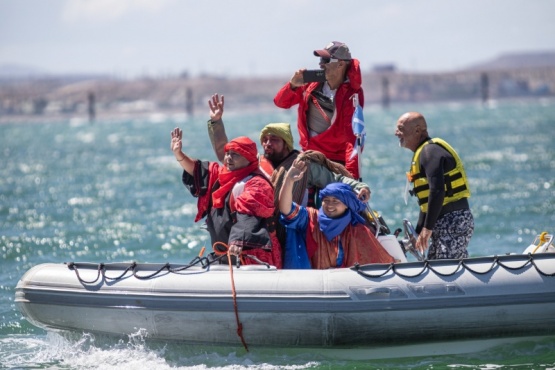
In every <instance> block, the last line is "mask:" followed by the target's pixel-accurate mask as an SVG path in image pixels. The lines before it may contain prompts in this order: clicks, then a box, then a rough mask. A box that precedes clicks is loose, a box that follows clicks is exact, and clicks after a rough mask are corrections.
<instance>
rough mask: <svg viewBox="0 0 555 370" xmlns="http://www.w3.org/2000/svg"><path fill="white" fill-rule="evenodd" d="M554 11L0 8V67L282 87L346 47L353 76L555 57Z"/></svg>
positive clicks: (554, 4)
mask: <svg viewBox="0 0 555 370" xmlns="http://www.w3.org/2000/svg"><path fill="white" fill-rule="evenodd" d="M554 15H555V1H553V0H460V1H455V0H451V1H449V0H320V1H315V0H272V1H268V0H210V1H203V0H0V67H1V66H2V65H4V66H5V65H22V66H26V67H32V68H36V69H39V70H41V71H44V72H47V73H53V74H64V73H72V74H74V73H102V74H110V75H115V76H118V77H123V78H133V77H138V76H153V77H163V76H171V75H175V74H181V73H183V72H186V73H188V74H189V75H191V76H195V75H199V74H211V75H220V76H232V77H233V76H236V77H239V76H245V77H251V76H283V75H292V74H293V72H294V71H296V70H297V69H299V68H309V69H312V68H318V64H317V60H318V59H317V58H316V57H314V56H313V50H315V49H321V48H323V47H325V46H326V44H328V43H329V42H330V41H333V40H338V41H342V42H345V43H346V44H347V45H348V46H349V48H350V50H351V53H352V55H353V57H354V58H357V59H359V60H360V63H361V66H362V68H363V69H364V70H369V69H371V68H372V67H373V66H375V65H381V64H395V66H396V67H397V68H398V69H399V70H402V71H412V72H434V71H435V72H447V71H454V70H457V69H462V68H465V67H468V66H471V65H473V64H477V63H481V62H484V61H488V60H491V59H494V58H496V57H498V56H500V55H502V54H507V53H516V52H542V51H555V22H554V21H553V16H554Z"/></svg>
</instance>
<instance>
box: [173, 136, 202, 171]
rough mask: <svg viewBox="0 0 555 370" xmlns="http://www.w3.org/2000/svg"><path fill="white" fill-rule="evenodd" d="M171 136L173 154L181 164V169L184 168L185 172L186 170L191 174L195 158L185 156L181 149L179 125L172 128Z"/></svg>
mask: <svg viewBox="0 0 555 370" xmlns="http://www.w3.org/2000/svg"><path fill="white" fill-rule="evenodd" d="M171 138H172V139H171V144H170V147H171V150H172V152H173V155H174V156H175V159H176V160H177V161H178V162H179V164H180V165H181V167H182V168H183V170H185V172H187V173H188V174H189V175H193V171H194V169H195V161H196V159H194V158H191V157H189V156H187V155H186V154H185V153H183V151H182V147H183V142H182V138H183V131H181V129H180V128H179V127H176V128H174V129H173V131H172V132H171Z"/></svg>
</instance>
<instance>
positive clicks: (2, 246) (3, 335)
mask: <svg viewBox="0 0 555 370" xmlns="http://www.w3.org/2000/svg"><path fill="white" fill-rule="evenodd" d="M226 108H227V107H226ZM230 108H231V107H230ZM230 108H228V111H227V112H226V114H225V116H224V120H225V123H226V128H227V132H228V135H229V136H230V137H235V136H240V135H247V136H249V137H251V138H252V139H254V140H255V141H257V142H258V133H259V131H260V129H261V128H262V127H263V126H264V125H265V124H267V123H269V122H290V123H292V127H293V129H294V131H296V130H295V127H296V110H295V109H293V110H281V109H278V108H276V109H274V110H271V111H264V112H237V111H231V109H230ZM207 110H208V109H207ZM413 110H416V111H420V112H421V113H423V114H424V115H425V117H426V118H427V120H428V125H429V131H430V133H431V135H432V136H435V137H441V138H444V139H445V140H447V141H448V142H449V143H450V144H451V145H452V146H453V147H454V148H455V149H456V150H457V151H458V152H459V154H460V156H461V157H462V159H463V161H464V164H465V167H466V170H467V175H468V177H469V179H470V180H469V181H470V187H471V190H472V198H471V199H470V203H471V208H472V212H473V214H474V217H475V223H476V229H475V233H474V237H473V238H472V241H471V243H470V246H469V252H470V255H472V256H481V255H492V254H505V253H521V252H522V251H523V250H524V249H525V248H526V247H527V246H528V245H529V244H530V243H532V242H533V240H534V238H535V237H536V235H538V234H539V233H541V232H542V231H547V232H550V233H555V146H554V141H555V134H554V132H555V100H550V99H544V100H539V99H538V100H525V101H521V100H505V101H498V102H492V103H489V104H486V105H484V104H480V103H476V102H464V103H442V104H414V105H394V106H392V107H391V108H390V109H389V110H383V109H381V108H380V107H378V106H367V107H366V108H365V109H364V118H365V124H366V132H367V136H366V143H365V148H364V152H363V154H362V175H363V179H364V180H365V181H366V182H368V183H369V185H370V187H371V189H372V199H371V206H372V208H374V209H375V210H377V211H379V212H380V213H381V214H382V216H383V218H384V220H385V221H386V223H387V225H388V226H389V227H390V229H392V230H394V229H396V228H398V227H401V226H402V220H403V219H404V218H408V219H410V220H412V221H413V223H415V222H416V219H417V215H418V208H417V205H416V201H415V199H414V198H412V199H409V201H408V204H405V201H404V200H403V194H404V189H405V182H406V178H405V172H406V171H407V170H408V168H409V162H410V159H411V155H412V153H411V152H410V151H408V150H406V149H403V148H400V147H399V145H398V140H397V139H396V138H395V137H394V135H393V133H394V128H395V122H396V119H397V118H398V117H399V116H400V115H401V114H402V113H404V112H405V111H413ZM206 119H207V117H205V116H202V115H199V116H197V117H188V118H187V117H185V116H164V115H160V114H157V115H155V116H152V117H143V118H137V119H133V120H129V119H125V120H123V119H108V118H102V115H99V118H98V119H97V121H95V122H93V123H91V122H88V121H87V120H84V119H80V118H73V119H69V120H62V119H60V120H56V121H52V120H49V121H46V120H45V121H42V122H40V120H39V122H37V119H33V122H21V121H19V122H17V123H15V122H14V123H5V124H2V125H0V156H1V160H0V316H1V323H0V368H14V369H18V368H20V369H23V368H26V369H27V368H33V369H83V368H84V369H136V368H143V369H208V368H214V369H379V368H401V369H415V368H416V369H437V368H460V369H498V368H511V369H513V368H519V369H521V368H526V369H552V368H555V339H554V338H523V339H522V340H519V341H517V342H515V343H504V344H501V345H498V346H488V347H487V348H486V347H484V348H481V347H480V344H478V347H476V344H472V345H473V346H474V347H472V345H471V343H468V344H465V343H462V344H459V346H460V347H459V348H452V350H451V352H452V353H451V354H441V351H439V350H440V349H442V348H447V345H448V344H447V343H444V344H442V343H439V344H436V345H433V346H432V347H431V348H424V347H422V348H420V347H414V349H415V351H414V352H407V351H406V349H402V348H395V347H391V348H383V349H379V350H377V351H375V352H374V353H373V354H371V353H370V352H368V353H367V354H368V356H367V357H369V358H366V359H365V358H364V357H365V356H364V354H365V353H364V352H362V353H354V352H353V353H350V352H348V351H344V352H342V353H339V354H338V353H336V355H337V356H332V357H330V356H328V355H330V354H333V353H332V352H329V351H326V350H325V349H322V350H319V349H315V350H302V349H257V348H255V347H252V346H251V351H250V352H248V353H247V352H246V351H245V350H244V349H243V348H242V347H240V346H237V347H216V346H198V345H197V346H195V345H187V344H183V343H175V342H159V341H152V340H149V338H148V335H147V334H146V333H143V332H141V331H138V332H137V333H135V334H134V335H132V336H129V337H128V338H124V339H114V338H109V337H102V336H100V335H95V334H91V333H71V332H70V333H63V332H62V333H56V332H47V331H45V330H43V329H39V328H36V327H35V326H33V325H31V324H30V323H29V322H28V321H27V320H26V319H25V318H24V317H23V316H22V315H21V313H20V312H19V311H18V310H17V308H16V307H15V304H14V294H15V286H16V284H17V282H18V280H19V278H20V277H21V276H22V275H23V274H24V272H25V271H27V270H28V269H29V268H31V267H32V266H34V265H37V264H39V263H44V262H57V263H61V262H69V261H87V262H116V261H119V262H121V261H137V262H175V263H183V262H189V261H190V260H191V259H192V258H193V257H194V256H196V255H197V254H198V253H199V251H200V249H201V248H202V247H203V246H206V247H208V248H209V247H210V246H209V239H208V234H207V231H206V230H205V229H204V227H203V224H202V222H200V223H196V224H195V223H194V222H193V220H194V216H195V214H196V203H195V199H194V198H192V197H191V195H190V194H188V192H187V191H186V189H185V188H184V187H183V185H182V184H181V173H182V171H181V168H180V166H179V164H178V163H177V162H176V160H175V158H174V156H173V154H172V152H171V150H170V131H171V130H172V129H173V128H174V127H177V126H179V127H181V128H182V129H183V131H184V140H183V143H184V144H183V147H184V151H185V152H186V153H187V154H189V155H190V156H192V157H195V158H201V159H208V160H215V156H214V154H213V152H212V149H211V146H210V143H209V140H208V136H207V134H206V127H205V125H206ZM4 121H5V118H4ZM294 136H295V139H296V141H297V138H298V135H297V134H296V132H295V135H294ZM553 314H555V312H554V313H553ZM84 319H86V318H84ZM453 319H454V320H456V318H453ZM244 325H248V323H244ZM183 330H187V329H186V328H184V329H183ZM554 335H555V333H554ZM246 340H247V341H248V338H246ZM418 344H419V343H415V346H416V345H418ZM407 356H408V357H407Z"/></svg>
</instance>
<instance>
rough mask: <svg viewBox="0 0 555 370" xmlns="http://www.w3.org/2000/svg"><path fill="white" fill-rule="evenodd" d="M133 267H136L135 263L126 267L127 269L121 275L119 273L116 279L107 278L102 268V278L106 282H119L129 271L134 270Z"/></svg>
mask: <svg viewBox="0 0 555 370" xmlns="http://www.w3.org/2000/svg"><path fill="white" fill-rule="evenodd" d="M135 266H137V262H133V263H132V264H131V265H129V266H127V268H126V269H125V270H124V271H123V273H121V274H120V275H119V276H118V277H109V276H107V275H106V267H104V268H103V269H102V277H103V278H104V279H106V280H111V281H115V280H120V279H123V278H124V277H125V275H127V273H128V272H129V271H130V270H133V269H135Z"/></svg>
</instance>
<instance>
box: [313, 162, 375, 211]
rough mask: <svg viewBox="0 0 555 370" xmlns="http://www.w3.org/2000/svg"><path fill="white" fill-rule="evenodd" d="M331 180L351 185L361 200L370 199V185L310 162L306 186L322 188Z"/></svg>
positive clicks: (366, 200)
mask: <svg viewBox="0 0 555 370" xmlns="http://www.w3.org/2000/svg"><path fill="white" fill-rule="evenodd" d="M332 182H342V183H345V184H347V185H349V186H350V187H351V189H353V191H354V192H355V193H356V194H357V195H358V198H359V199H360V200H361V201H363V202H368V201H369V200H370V187H369V186H368V185H367V184H366V183H364V182H360V181H357V180H355V179H352V178H350V177H348V176H344V175H341V174H339V173H334V172H332V171H330V170H329V169H328V168H326V167H325V166H322V165H321V164H319V163H314V162H310V164H309V168H308V186H311V187H312V186H315V187H317V188H320V189H323V188H325V187H326V185H328V184H330V183H332Z"/></svg>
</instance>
